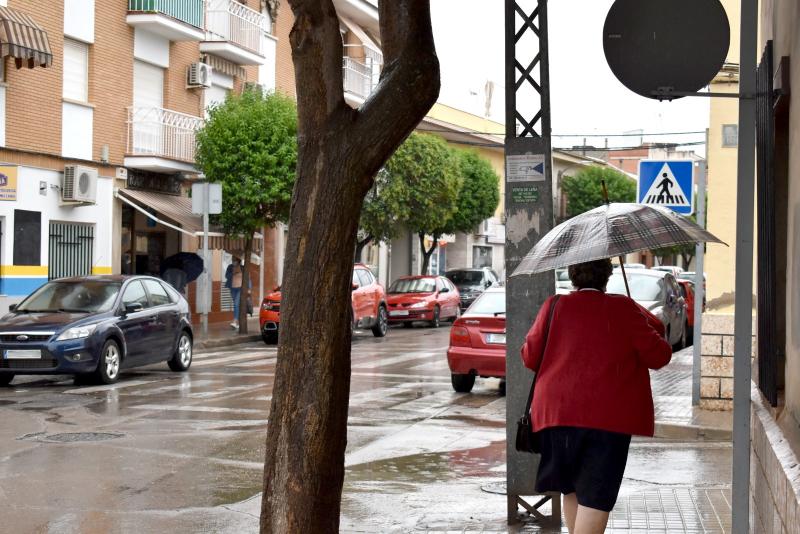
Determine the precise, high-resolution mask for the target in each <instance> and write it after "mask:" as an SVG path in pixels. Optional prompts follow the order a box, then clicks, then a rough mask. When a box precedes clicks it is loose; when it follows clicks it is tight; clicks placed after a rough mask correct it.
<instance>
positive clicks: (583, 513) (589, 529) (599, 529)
mask: <svg viewBox="0 0 800 534" xmlns="http://www.w3.org/2000/svg"><path fill="white" fill-rule="evenodd" d="M607 524H608V512H603V511H602V510H596V509H594V508H589V507H588V506H582V505H578V513H577V514H576V516H575V531H574V534H603V532H605V530H606V525H607ZM570 532H573V531H572V530H570Z"/></svg>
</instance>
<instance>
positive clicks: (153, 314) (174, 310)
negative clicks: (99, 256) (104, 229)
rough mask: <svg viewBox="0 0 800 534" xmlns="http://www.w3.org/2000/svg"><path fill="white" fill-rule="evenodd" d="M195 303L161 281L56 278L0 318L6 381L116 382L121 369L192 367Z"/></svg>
mask: <svg viewBox="0 0 800 534" xmlns="http://www.w3.org/2000/svg"><path fill="white" fill-rule="evenodd" d="M193 339H194V336H193V333H192V325H191V321H190V315H189V304H188V303H187V302H186V299H184V298H183V296H182V295H180V294H179V293H178V292H177V291H175V290H174V289H173V288H172V287H171V286H170V285H169V284H167V283H166V282H164V281H163V280H159V279H157V278H152V277H148V276H86V277H79V278H63V279H59V280H53V281H51V282H48V283H46V284H44V285H43V286H41V287H40V288H39V289H37V290H36V291H34V292H33V293H31V294H30V295H29V296H28V297H27V298H26V299H25V300H23V301H22V302H21V303H20V304H18V305H16V306H13V305H12V306H11V307H10V308H9V313H8V314H7V315H6V316H4V317H3V318H2V319H0V351H1V352H2V360H0V384H2V385H8V384H9V383H10V382H11V381H12V380H13V378H14V376H15V375H18V374H20V375H28V374H33V375H43V374H71V375H76V376H78V375H90V376H92V377H94V378H95V379H96V380H97V381H99V382H102V383H104V384H111V383H113V382H116V381H117V379H118V378H119V373H120V371H121V370H122V369H127V368H131V367H138V366H141V365H149V364H152V363H157V362H167V364H168V365H169V368H170V369H172V370H173V371H177V372H183V371H186V370H187V369H188V368H189V366H190V365H191V364H192V340H193Z"/></svg>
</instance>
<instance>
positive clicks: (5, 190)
mask: <svg viewBox="0 0 800 534" xmlns="http://www.w3.org/2000/svg"><path fill="white" fill-rule="evenodd" d="M17 171H18V167H17V166H16V165H0V200H17Z"/></svg>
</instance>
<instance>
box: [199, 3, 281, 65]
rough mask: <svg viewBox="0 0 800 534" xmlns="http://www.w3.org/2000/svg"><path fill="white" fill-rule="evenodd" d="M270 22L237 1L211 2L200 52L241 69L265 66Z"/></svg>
mask: <svg viewBox="0 0 800 534" xmlns="http://www.w3.org/2000/svg"><path fill="white" fill-rule="evenodd" d="M268 33H269V28H268V26H267V19H266V17H265V16H264V15H262V14H261V13H259V12H258V11H254V10H252V9H250V8H249V7H247V6H245V5H243V4H240V3H239V2H236V1H235V0H208V9H207V15H206V37H205V41H203V42H201V43H200V52H201V53H203V54H214V55H216V56H219V57H222V58H225V59H227V60H228V61H232V62H234V63H236V64H237V65H262V64H263V63H264V62H265V60H266V59H265V56H266V52H265V46H264V39H265V36H266V34H268Z"/></svg>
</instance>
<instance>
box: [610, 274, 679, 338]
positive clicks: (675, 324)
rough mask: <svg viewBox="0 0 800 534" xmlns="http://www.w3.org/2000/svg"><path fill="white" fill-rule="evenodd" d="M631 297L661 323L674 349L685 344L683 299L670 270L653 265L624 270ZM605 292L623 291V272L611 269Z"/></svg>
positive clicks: (623, 293) (620, 293)
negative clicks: (650, 267) (661, 269)
mask: <svg viewBox="0 0 800 534" xmlns="http://www.w3.org/2000/svg"><path fill="white" fill-rule="evenodd" d="M626 273H627V277H628V284H629V285H630V288H631V297H632V298H633V300H635V301H636V302H637V303H639V305H641V306H642V307H643V308H645V309H647V310H649V311H650V312H651V313H652V314H653V315H655V316H656V317H658V318H659V319H661V322H662V323H664V329H665V332H666V339H667V341H668V342H669V343H670V344H671V345H672V346H673V347H674V348H676V349H679V348H683V347H685V346H686V342H687V340H686V335H687V331H686V330H687V329H686V302H685V300H684V298H683V295H682V294H681V289H680V286H679V285H678V282H676V281H675V277H674V276H672V274H670V273H667V272H664V271H657V270H653V269H635V270H633V271H626ZM606 290H607V291H608V293H617V294H619V295H626V294H627V293H626V291H625V282H624V281H623V279H622V273H621V272H620V271H619V270H614V274H612V275H611V279H609V281H608V286H607V289H606Z"/></svg>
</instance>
